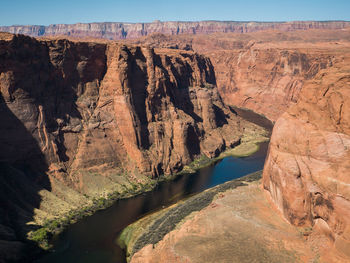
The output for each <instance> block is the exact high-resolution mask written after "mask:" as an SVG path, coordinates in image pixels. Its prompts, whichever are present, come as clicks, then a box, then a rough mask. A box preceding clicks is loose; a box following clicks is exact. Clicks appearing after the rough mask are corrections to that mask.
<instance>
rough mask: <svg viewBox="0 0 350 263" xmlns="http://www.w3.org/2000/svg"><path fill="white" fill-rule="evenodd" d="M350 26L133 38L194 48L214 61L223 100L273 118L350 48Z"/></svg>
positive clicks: (166, 45) (156, 43)
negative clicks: (342, 27)
mask: <svg viewBox="0 0 350 263" xmlns="http://www.w3.org/2000/svg"><path fill="white" fill-rule="evenodd" d="M349 40H350V30H348V29H345V30H332V31H330V30H312V29H310V30H306V31H297V32H282V31H271V30H270V31H266V32H257V33H250V34H244V35H238V34H212V35H208V36H200V35H199V36H176V37H174V36H173V37H172V36H167V35H161V34H154V35H151V36H148V37H145V38H140V39H138V40H133V41H132V42H134V43H138V44H141V43H143V44H147V45H150V46H152V47H159V46H163V47H170V48H183V49H192V50H195V51H196V52H198V53H201V54H205V55H206V56H207V57H209V58H210V60H211V61H212V63H213V66H214V70H215V74H216V79H217V86H218V89H219V93H220V94H221V96H222V98H223V99H224V102H225V103H226V104H228V105H235V106H238V107H244V108H248V109H251V110H253V111H255V112H257V113H260V114H263V115H265V116H266V117H268V118H269V119H270V120H272V121H276V120H277V118H278V117H279V116H280V115H281V114H282V113H283V112H284V111H286V109H287V108H288V107H289V105H291V104H293V103H295V102H296V101H297V100H298V97H299V92H300V90H301V88H302V87H303V85H304V82H305V81H307V80H310V79H312V78H314V77H315V76H316V74H317V73H318V72H319V71H320V70H322V69H325V68H329V67H332V65H333V61H334V60H335V59H336V58H339V57H341V56H342V55H343V54H344V53H348V52H350V44H349V43H350V42H349Z"/></svg>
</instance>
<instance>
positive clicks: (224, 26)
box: [0, 21, 350, 40]
mask: <svg viewBox="0 0 350 263" xmlns="http://www.w3.org/2000/svg"><path fill="white" fill-rule="evenodd" d="M349 25H350V23H349V22H344V21H329V22H320V21H295V22H229V21H228V22H222V21H201V22H160V21H154V22H153V23H115V22H109V23H77V24H71V25H69V24H53V25H49V26H34V25H29V26H2V27H0V31H3V32H10V33H14V34H25V35H29V36H34V37H37V36H55V35H61V36H62V35H66V36H73V37H95V38H105V39H113V40H117V39H124V38H138V37H142V36H146V35H150V34H151V33H163V34H170V35H179V34H211V33H215V32H224V33H227V32H232V33H249V32H257V31H265V30H271V29H274V30H281V31H294V30H309V29H332V30H334V29H342V28H345V27H349Z"/></svg>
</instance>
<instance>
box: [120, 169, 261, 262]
mask: <svg viewBox="0 0 350 263" xmlns="http://www.w3.org/2000/svg"><path fill="white" fill-rule="evenodd" d="M261 175H262V171H258V172H255V173H252V174H249V175H247V176H244V177H241V178H239V179H235V180H232V181H230V182H227V183H224V184H221V185H218V186H216V187H213V188H210V189H208V190H206V191H203V192H201V193H199V194H196V195H194V196H192V197H189V198H187V199H185V200H182V201H180V202H178V203H177V204H174V205H172V206H170V207H167V208H164V209H162V210H160V211H157V212H155V213H152V214H150V215H148V216H146V217H144V218H142V219H140V220H138V221H137V222H135V223H133V224H131V225H129V226H128V227H127V228H125V229H124V230H123V231H122V233H121V234H120V236H119V237H118V239H117V241H116V242H117V243H118V245H119V246H120V247H122V248H123V249H125V250H126V256H127V260H128V261H130V258H131V257H132V256H133V255H134V254H135V253H137V252H138V251H139V250H141V249H142V248H143V247H145V246H146V245H148V244H152V245H155V244H157V243H158V242H159V241H161V240H162V239H163V238H164V236H165V235H167V234H168V233H169V232H170V231H172V230H174V229H175V228H176V227H178V226H179V225H181V223H182V222H183V220H184V218H186V217H187V216H189V215H190V214H192V213H193V212H197V211H200V210H202V209H204V208H205V207H207V206H208V205H209V204H210V203H211V202H212V201H213V200H214V198H215V196H216V195H217V194H219V193H222V192H225V191H227V190H229V189H235V188H237V187H239V186H244V185H247V184H246V183H248V182H254V181H257V180H259V179H260V178H261Z"/></svg>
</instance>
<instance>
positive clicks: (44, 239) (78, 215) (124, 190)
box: [28, 130, 269, 250]
mask: <svg viewBox="0 0 350 263" xmlns="http://www.w3.org/2000/svg"><path fill="white" fill-rule="evenodd" d="M268 135H269V133H268V131H263V132H261V130H259V132H255V131H249V132H246V133H245V134H244V136H243V137H242V138H241V139H240V141H239V142H238V143H237V144H236V145H235V146H234V147H233V148H231V149H228V150H226V151H224V152H222V153H221V154H220V155H219V156H217V157H216V158H208V157H207V156H205V155H201V156H199V157H198V158H196V159H195V160H194V161H193V162H192V163H190V164H189V165H187V166H185V167H184V168H183V169H182V171H181V172H179V173H177V174H173V175H164V176H162V177H160V178H158V179H151V178H144V177H143V178H142V180H134V181H132V180H128V185H127V186H125V185H121V187H120V188H119V189H117V190H116V191H114V192H110V193H108V194H106V195H105V196H102V197H93V198H89V197H88V196H86V197H87V198H89V203H88V204H86V205H83V206H81V208H79V209H74V210H71V211H69V212H68V213H67V214H65V215H63V216H60V217H56V218H53V219H48V220H45V221H44V222H43V223H42V225H41V226H40V227H39V228H38V229H37V230H35V231H31V232H30V233H29V234H28V239H29V240H31V241H34V242H36V243H37V244H38V245H39V247H40V248H42V249H43V250H49V249H50V248H52V245H51V244H50V240H51V239H52V237H53V236H54V235H58V234H60V233H61V232H62V231H63V230H64V229H65V228H67V227H68V226H69V225H71V224H74V223H76V222H77V221H79V220H81V219H82V218H84V217H87V216H91V215H92V214H94V213H95V212H97V211H98V210H102V209H106V208H108V207H110V206H111V205H112V204H113V203H115V202H116V201H117V200H120V199H125V198H130V197H133V196H136V195H139V194H141V193H144V192H148V191H152V190H153V189H154V188H155V187H156V185H157V184H158V183H160V182H162V181H168V180H173V179H175V178H176V177H177V176H179V175H183V174H192V173H195V172H196V171H198V170H199V169H202V168H204V167H207V166H210V165H212V164H214V163H216V162H217V161H219V160H221V159H223V158H225V157H227V156H235V157H245V156H249V155H251V154H253V153H255V152H256V151H257V150H258V149H259V144H260V143H262V142H266V141H268V140H269V138H268Z"/></svg>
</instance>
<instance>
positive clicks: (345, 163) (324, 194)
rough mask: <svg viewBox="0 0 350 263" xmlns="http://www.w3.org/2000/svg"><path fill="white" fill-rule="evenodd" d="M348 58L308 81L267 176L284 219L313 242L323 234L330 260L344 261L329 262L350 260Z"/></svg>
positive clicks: (277, 132) (284, 120) (285, 119)
mask: <svg viewBox="0 0 350 263" xmlns="http://www.w3.org/2000/svg"><path fill="white" fill-rule="evenodd" d="M346 55H347V57H346ZM348 55H349V53H348V54H344V56H345V58H342V59H340V60H338V61H336V62H335V65H334V66H333V67H332V68H331V69H328V70H323V71H321V72H320V73H318V74H317V75H316V77H315V78H314V79H313V80H311V81H308V82H307V83H306V84H305V86H304V87H303V90H302V92H301V94H300V96H299V101H298V103H297V104H296V105H295V106H292V107H291V108H290V109H288V111H287V112H286V113H284V114H283V115H282V116H281V117H280V118H279V119H278V120H277V122H276V125H275V127H274V130H273V134H272V138H271V143H270V150H269V155H268V158H267V160H266V163H265V167H264V174H263V185H264V188H265V189H267V190H268V191H269V192H270V194H271V197H272V199H273V201H274V202H275V203H276V205H277V206H278V207H279V209H280V210H281V211H282V212H283V214H284V216H285V217H286V218H287V219H288V220H289V221H290V222H291V223H292V224H294V225H298V226H312V227H313V230H314V233H313V234H312V235H311V236H310V237H309V239H310V240H311V241H312V240H313V239H317V237H318V235H319V234H320V233H321V234H324V236H326V237H327V238H326V240H323V241H322V242H321V245H323V246H324V247H325V251H326V252H325V253H326V254H327V253H331V252H332V251H333V248H335V251H336V252H339V254H340V258H338V257H333V258H332V257H329V258H327V257H326V259H324V261H325V262H348V261H347V260H350V254H349V248H350V195H349V194H350V166H349V160H350V115H349V113H350V67H349V63H348V61H349V56H348ZM323 238H324V237H323ZM320 249H321V250H322V246H321V248H320Z"/></svg>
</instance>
